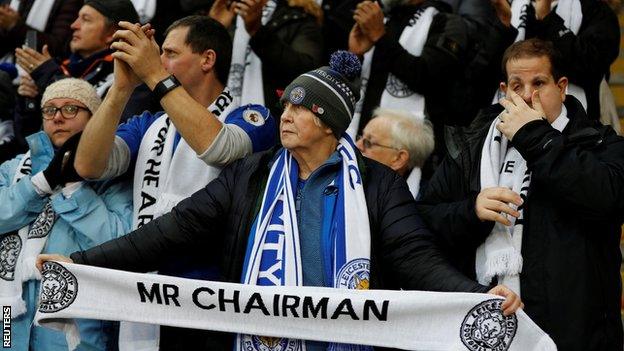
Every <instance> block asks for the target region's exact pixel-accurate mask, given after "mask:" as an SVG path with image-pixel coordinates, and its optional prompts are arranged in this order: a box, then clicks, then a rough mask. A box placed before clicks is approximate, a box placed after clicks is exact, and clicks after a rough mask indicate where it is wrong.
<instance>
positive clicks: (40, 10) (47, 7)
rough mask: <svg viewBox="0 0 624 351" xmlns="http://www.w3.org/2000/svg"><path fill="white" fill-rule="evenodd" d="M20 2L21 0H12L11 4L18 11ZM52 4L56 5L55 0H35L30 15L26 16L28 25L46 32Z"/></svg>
mask: <svg viewBox="0 0 624 351" xmlns="http://www.w3.org/2000/svg"><path fill="white" fill-rule="evenodd" d="M20 3H21V0H11V4H10V5H9V6H10V7H11V8H12V9H13V10H15V11H18V10H19V6H20ZM52 6H54V1H53V0H35V1H34V3H33V5H32V7H31V8H30V11H29V12H28V17H26V25H27V26H29V27H31V28H33V29H36V30H38V31H40V32H45V29H46V26H47V24H48V19H49V18H50V12H51V11H52Z"/></svg>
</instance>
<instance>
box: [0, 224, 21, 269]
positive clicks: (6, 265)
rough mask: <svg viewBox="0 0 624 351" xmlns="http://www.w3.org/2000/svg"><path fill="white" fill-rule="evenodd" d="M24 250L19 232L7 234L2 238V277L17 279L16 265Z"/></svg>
mask: <svg viewBox="0 0 624 351" xmlns="http://www.w3.org/2000/svg"><path fill="white" fill-rule="evenodd" d="M21 250H22V239H21V238H20V237H19V235H17V233H11V234H6V235H4V236H2V240H0V278H2V279H4V280H13V279H15V265H16V264H17V258H18V257H19V254H20V251H21Z"/></svg>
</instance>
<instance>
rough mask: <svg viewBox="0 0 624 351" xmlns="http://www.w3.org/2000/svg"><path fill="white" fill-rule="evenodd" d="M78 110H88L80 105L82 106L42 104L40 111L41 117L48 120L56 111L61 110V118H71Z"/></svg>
mask: <svg viewBox="0 0 624 351" xmlns="http://www.w3.org/2000/svg"><path fill="white" fill-rule="evenodd" d="M80 110H85V111H89V109H88V108H86V107H82V106H76V105H64V106H61V107H54V106H43V107H42V108H41V113H42V114H43V119H48V120H49V119H54V116H56V112H57V111H61V115H62V116H63V118H66V119H71V118H74V117H76V115H77V114H78V111H80Z"/></svg>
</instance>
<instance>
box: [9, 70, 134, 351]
mask: <svg viewBox="0 0 624 351" xmlns="http://www.w3.org/2000/svg"><path fill="white" fill-rule="evenodd" d="M100 103H101V100H100V98H99V97H98V95H97V93H96V91H95V89H94V88H93V86H92V85H91V84H89V82H87V81H85V80H82V79H76V78H66V79H62V80H60V81H57V82H55V83H53V84H51V85H49V86H48V88H47V89H46V91H45V92H44V94H43V97H42V100H41V111H42V117H43V131H40V132H38V133H35V134H32V135H30V136H29V137H28V138H27V141H28V145H29V151H28V152H27V153H26V154H23V155H19V156H17V157H16V158H15V159H13V160H10V161H6V162H4V163H3V164H2V165H0V233H2V234H0V302H1V303H2V305H3V306H11V330H12V340H11V341H12V348H11V350H24V351H26V350H35V351H36V350H46V351H48V350H52V351H56V350H67V343H66V341H65V335H64V334H63V333H60V332H57V331H52V330H50V329H45V328H41V327H37V326H34V325H33V318H34V315H35V312H36V309H37V305H38V302H37V297H38V292H39V285H40V284H39V283H40V281H39V279H40V275H39V272H37V271H36V269H35V268H34V262H35V258H36V257H37V255H38V254H40V253H42V252H43V253H46V252H58V253H64V254H69V253H71V252H73V251H76V250H84V249H87V248H89V247H92V246H95V245H97V244H100V243H102V242H104V241H106V240H110V239H113V238H116V237H118V236H119V235H121V234H123V233H126V232H127V231H128V230H129V228H130V219H131V215H132V202H131V200H132V191H131V189H130V187H129V186H127V185H126V183H120V182H116V183H101V182H99V183H88V182H83V181H82V179H81V178H80V177H79V176H78V174H77V173H76V171H75V170H74V168H73V152H74V151H75V148H76V146H77V145H78V138H79V137H80V132H81V131H82V130H83V129H84V127H85V126H86V124H87V122H88V121H89V118H90V117H91V115H92V114H93V112H95V111H96V110H97V108H98V107H99V106H100ZM78 326H79V329H80V332H81V335H83V338H82V341H83V342H82V344H81V345H79V347H78V350H86V349H88V350H105V349H106V343H107V341H108V340H107V339H108V335H107V334H106V332H105V330H106V329H107V328H108V327H109V326H110V323H107V322H103V321H95V320H81V321H79V322H78Z"/></svg>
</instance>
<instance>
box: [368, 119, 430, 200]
mask: <svg viewBox="0 0 624 351" xmlns="http://www.w3.org/2000/svg"><path fill="white" fill-rule="evenodd" d="M356 145H357V147H358V149H360V151H362V154H363V155H364V156H366V157H368V158H371V159H373V160H375V161H378V162H380V163H383V164H384V165H386V166H388V167H390V168H392V169H393V170H394V171H395V172H397V173H399V174H400V175H401V176H402V177H404V178H405V179H406V181H407V184H408V185H409V188H410V192H411V193H412V195H413V196H414V198H416V197H417V196H418V191H419V189H420V185H421V183H422V179H421V171H420V168H421V167H422V166H423V165H424V164H425V161H426V160H427V158H429V156H430V155H431V153H432V152H433V147H434V137H433V125H432V124H431V122H429V121H428V120H423V119H420V118H417V117H415V116H413V115H411V114H410V113H409V112H407V111H404V110H393V109H386V108H381V107H378V108H377V109H375V111H373V119H371V120H370V121H369V122H368V124H366V127H364V129H363V130H362V135H360V136H359V137H358V140H357V143H356Z"/></svg>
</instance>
